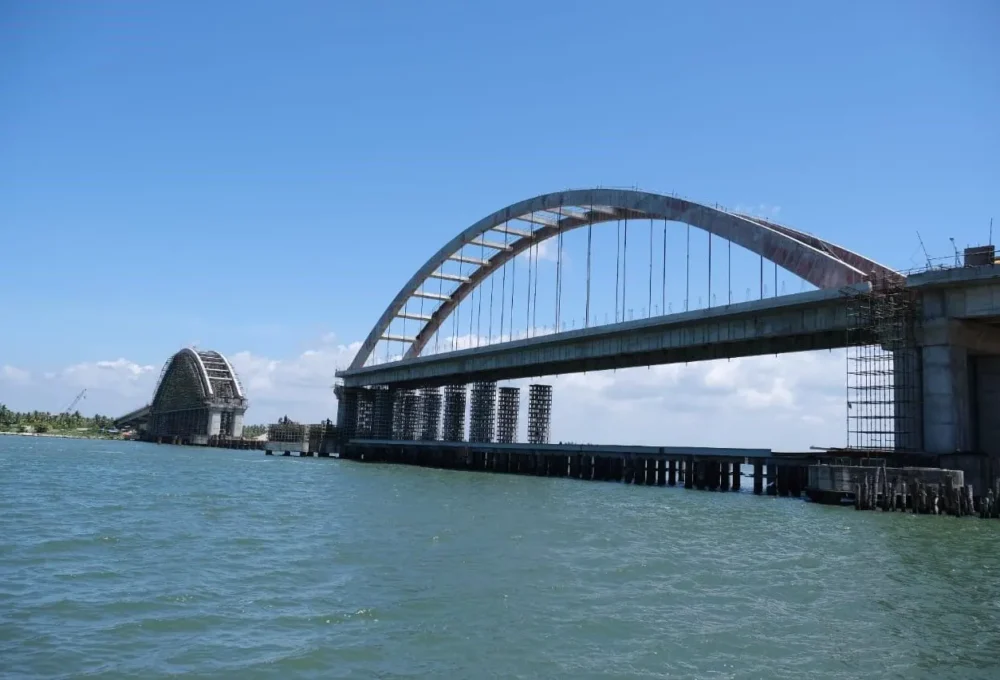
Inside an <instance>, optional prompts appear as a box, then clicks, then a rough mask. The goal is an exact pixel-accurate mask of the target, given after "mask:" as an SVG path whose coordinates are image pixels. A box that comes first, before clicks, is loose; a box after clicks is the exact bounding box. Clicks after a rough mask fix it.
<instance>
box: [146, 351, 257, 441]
mask: <svg viewBox="0 0 1000 680" xmlns="http://www.w3.org/2000/svg"><path fill="white" fill-rule="evenodd" d="M247 405H248V404H247V399H246V395H245V394H244V391H243V386H242V385H241V384H240V380H239V376H237V374H236V371H235V370H234V369H233V366H232V364H230V363H229V360H228V359H227V358H226V357H225V356H224V355H222V354H221V353H219V352H214V351H211V350H196V349H192V348H187V347H186V348H184V349H182V350H180V351H179V352H177V353H176V354H174V355H173V356H172V357H170V358H169V359H168V360H167V361H166V363H165V364H164V365H163V369H162V370H161V371H160V377H159V380H158V381H157V383H156V388H155V389H154V390H153V400H152V401H151V402H150V404H149V406H148V407H147V408H148V415H147V426H146V435H147V436H148V437H150V438H154V439H161V438H172V439H175V440H179V441H183V442H186V443H190V444H204V443H207V442H208V440H209V439H210V438H212V437H240V436H242V434H243V414H244V413H245V412H246V409H247ZM130 415H132V416H134V414H130Z"/></svg>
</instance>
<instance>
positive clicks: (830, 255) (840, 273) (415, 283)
mask: <svg viewBox="0 0 1000 680" xmlns="http://www.w3.org/2000/svg"><path fill="white" fill-rule="evenodd" d="M622 219H655V220H667V221H671V222H680V223H683V224H688V225H690V226H692V227H695V228H697V229H701V230H702V231H705V232H707V233H709V234H712V235H715V236H718V237H721V238H724V239H726V240H728V241H731V242H732V243H735V244H737V245H739V246H742V247H743V248H745V249H746V250H749V251H750V252H752V253H754V254H756V255H759V256H761V257H763V258H764V259H766V260H768V261H770V262H772V263H774V264H775V265H777V266H779V267H782V268H783V269H785V270H787V271H789V272H791V273H793V274H795V275H797V276H798V277H800V278H802V279H804V280H805V281H808V282H809V283H810V284H812V285H814V286H816V287H817V288H820V289H825V288H839V287H842V286H846V285H850V284H853V283H859V282H861V281H863V280H864V279H865V278H866V277H867V276H868V275H870V274H872V273H877V274H879V275H880V276H895V275H897V274H896V273H895V272H893V271H892V270H890V269H888V268H887V267H884V266H883V265H880V264H878V263H877V262H874V261H872V260H870V259H868V258H866V257H863V256H862V255H859V254H857V253H854V252H852V251H850V250H848V249H846V248H843V247H841V246H838V245H835V244H833V243H830V242H828V241H825V240H823V239H820V238H818V237H815V236H812V235H810V234H806V233H804V232H801V231H797V230H794V229H791V228H789V227H785V226H782V225H779V224H776V223H774V222H771V221H768V220H763V219H760V218H756V217H752V216H749V215H745V214H741V213H735V212H729V211H726V210H723V209H721V208H718V207H711V206H707V205H703V204H700V203H695V202H693V201H688V200H685V199H682V198H677V197H675V196H667V195H664V194H656V193H650V192H645V191H638V190H630V189H599V188H597V189H574V190H568V191H560V192H554V193H549V194H542V195H540V196H535V197H534V198H529V199H526V200H523V201H519V202H517V203H513V204H511V205H509V206H507V207H505V208H502V209H501V210H498V211H496V212H494V213H492V214H490V215H487V216H486V217H484V218H482V219H481V220H479V221H478V222H476V223H474V224H472V225H471V226H469V227H468V228H466V229H465V230H463V231H462V232H460V233H459V234H458V235H457V236H455V237H454V238H453V239H451V240H450V241H448V242H447V243H446V244H445V245H444V246H442V247H441V248H440V249H439V250H438V251H437V252H436V253H435V254H434V255H433V256H431V258H430V259H428V260H427V262H425V263H424V264H423V266H421V267H420V268H419V269H418V270H417V272H416V273H415V274H414V275H413V276H412V277H410V279H409V281H407V282H406V284H405V285H404V286H403V287H402V289H400V291H399V293H398V294H397V295H396V297H395V298H393V300H392V302H391V303H390V304H389V306H388V307H387V308H386V309H385V311H384V312H383V313H382V315H381V316H380V317H379V319H378V321H377V322H376V324H375V326H374V327H373V328H372V330H371V332H370V333H369V334H368V336H367V338H366V339H365V341H364V343H363V344H362V346H361V348H360V349H359V350H358V353H357V354H356V355H355V357H354V360H353V361H352V363H351V366H350V368H351V370H353V369H359V368H362V367H364V365H365V364H366V362H367V361H368V359H369V358H370V357H371V356H372V353H373V352H374V350H375V347H376V345H377V344H378V343H379V341H381V340H389V339H392V340H403V341H404V342H409V344H410V347H409V349H408V350H407V351H406V353H405V355H404V358H407V359H409V358H413V357H417V356H419V355H420V353H421V352H422V351H423V349H424V348H425V347H426V345H427V343H428V341H429V340H430V339H431V337H433V335H434V333H435V332H436V331H437V330H438V329H439V328H441V326H442V325H443V323H444V322H445V320H447V319H448V317H449V316H450V315H451V313H452V312H453V311H454V310H455V309H456V308H457V307H458V305H459V304H460V303H461V302H462V301H463V300H464V299H465V298H466V297H467V296H468V295H469V294H471V293H472V292H473V291H474V290H475V289H476V288H477V287H478V286H479V285H480V284H481V283H482V282H484V281H486V280H487V279H488V278H489V277H490V275H491V274H493V273H494V272H495V271H497V270H498V269H499V268H501V267H503V266H504V264H506V263H507V262H509V261H510V260H511V259H513V258H514V257H516V256H517V255H519V254H520V253H522V252H524V251H526V250H528V249H529V248H531V247H533V246H537V245H538V244H540V243H542V242H544V241H547V240H548V239H550V238H553V237H556V236H558V235H559V234H562V233H566V232H568V231H571V230H574V229H578V228H580V227H585V226H589V225H596V224H600V223H604V222H611V221H616V220H622ZM490 232H496V233H498V234H503V239H504V241H503V242H502V243H500V242H498V241H496V240H492V241H491V240H488V239H487V235H488V234H489V233H490ZM511 236H513V237H514V240H513V241H508V239H509V237H511ZM466 246H474V247H477V248H480V249H481V250H482V251H485V250H486V249H489V250H490V251H491V253H492V254H491V255H490V256H489V257H486V258H474V257H469V256H467V255H465V254H464V249H465V247H466ZM448 261H458V262H461V263H464V264H469V265H472V266H473V267H474V268H473V269H472V271H471V272H470V273H469V274H468V275H467V276H466V275H462V276H456V275H454V274H447V273H445V272H444V271H443V270H442V266H443V265H444V264H445V263H446V262H448ZM431 279H441V280H445V281H450V282H453V283H455V284H457V285H456V286H455V287H454V288H453V289H452V290H451V291H450V292H448V293H447V294H436V293H433V292H429V291H427V290H425V289H424V285H425V284H426V283H427V282H428V281H429V280H431ZM412 298H423V299H430V300H432V301H436V302H438V303H439V305H438V307H437V308H436V309H435V310H434V311H432V312H431V313H430V314H426V315H425V314H420V315H416V314H411V313H408V312H406V311H405V310H406V308H407V303H408V301H409V300H410V299H412ZM396 318H405V319H411V320H416V321H418V322H419V323H420V324H421V325H420V326H419V328H418V332H417V333H416V335H415V336H413V337H412V338H394V337H388V336H386V331H387V330H388V329H389V327H390V324H391V323H392V322H393V320H394V319H396Z"/></svg>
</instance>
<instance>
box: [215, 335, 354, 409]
mask: <svg viewBox="0 0 1000 680" xmlns="http://www.w3.org/2000/svg"><path fill="white" fill-rule="evenodd" d="M334 337H335V336H334V335H333V334H332V333H329V334H327V336H324V338H323V340H324V343H329V342H332V340H333V339H334ZM360 346H361V343H353V344H351V345H332V344H324V345H323V346H322V347H320V348H319V349H312V350H307V351H305V352H303V353H302V354H300V355H299V356H297V357H294V358H291V359H270V358H268V357H262V356H259V355H255V354H253V353H252V352H247V351H244V352H237V353H236V354H230V355H229V361H230V363H232V365H233V368H234V369H235V370H236V373H237V374H238V375H239V376H240V381H241V382H242V383H243V387H244V389H245V390H246V394H247V398H248V399H249V400H250V408H249V410H248V411H247V416H246V421H247V422H248V423H267V422H273V421H275V420H277V419H278V418H279V417H281V416H283V415H287V416H288V417H290V418H292V419H293V420H298V421H300V422H318V421H320V420H323V419H324V418H335V417H336V411H337V400H336V398H335V397H334V396H333V382H334V374H335V372H336V371H337V369H341V368H346V367H347V366H348V364H350V362H351V359H353V358H354V355H355V354H356V353H357V351H358V348H359V347H360Z"/></svg>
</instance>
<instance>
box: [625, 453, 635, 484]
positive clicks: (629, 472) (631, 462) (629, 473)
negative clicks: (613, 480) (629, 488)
mask: <svg viewBox="0 0 1000 680" xmlns="http://www.w3.org/2000/svg"><path fill="white" fill-rule="evenodd" d="M622 472H623V476H622V481H623V482H625V483H626V484H632V483H633V482H635V459H634V458H632V457H631V456H629V457H628V458H626V459H624V460H622Z"/></svg>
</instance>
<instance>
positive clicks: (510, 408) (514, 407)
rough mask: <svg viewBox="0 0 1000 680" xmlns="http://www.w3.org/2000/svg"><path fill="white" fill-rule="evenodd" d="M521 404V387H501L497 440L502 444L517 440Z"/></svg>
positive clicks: (512, 442)
mask: <svg viewBox="0 0 1000 680" xmlns="http://www.w3.org/2000/svg"><path fill="white" fill-rule="evenodd" d="M520 405H521V389H520V388H519V387H501V388H500V399H499V402H498V406H497V441H498V442H500V443H501V444H514V443H516V442H517V414H518V411H519V410H520Z"/></svg>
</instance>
